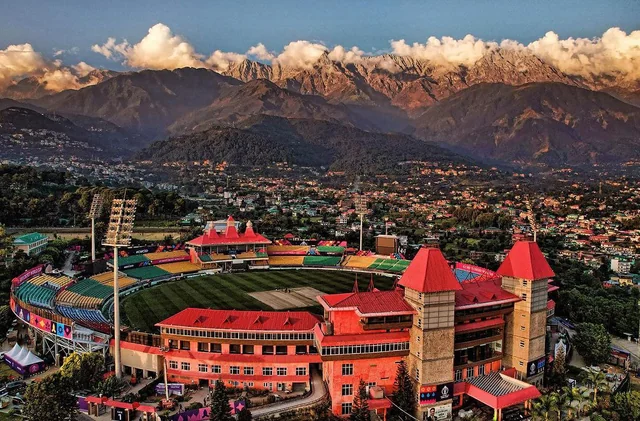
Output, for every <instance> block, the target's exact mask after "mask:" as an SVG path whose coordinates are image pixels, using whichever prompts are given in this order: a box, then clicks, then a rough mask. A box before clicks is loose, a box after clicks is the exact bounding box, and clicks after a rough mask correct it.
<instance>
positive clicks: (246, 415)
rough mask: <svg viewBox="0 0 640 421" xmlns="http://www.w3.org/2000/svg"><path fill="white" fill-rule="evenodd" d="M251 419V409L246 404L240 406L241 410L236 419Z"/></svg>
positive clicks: (244, 420) (248, 420)
mask: <svg viewBox="0 0 640 421" xmlns="http://www.w3.org/2000/svg"><path fill="white" fill-rule="evenodd" d="M252 419H253V416H252V415H251V411H249V409H247V407H246V406H245V407H244V408H242V411H240V412H238V421H251V420H252Z"/></svg>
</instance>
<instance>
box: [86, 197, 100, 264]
mask: <svg viewBox="0 0 640 421" xmlns="http://www.w3.org/2000/svg"><path fill="white" fill-rule="evenodd" d="M103 203H104V201H103V199H102V196H100V195H99V194H94V195H93V200H92V201H91V208H90V209H89V218H91V261H92V262H93V261H95V260H96V218H98V217H100V212H102V205H103Z"/></svg>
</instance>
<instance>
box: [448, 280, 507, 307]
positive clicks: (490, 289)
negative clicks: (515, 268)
mask: <svg viewBox="0 0 640 421" xmlns="http://www.w3.org/2000/svg"><path fill="white" fill-rule="evenodd" d="M460 285H461V287H462V291H456V309H457V310H462V309H466V308H475V307H484V306H492V305H496V304H497V303H499V302H504V303H507V302H516V301H520V297H518V296H517V295H514V294H511V293H510V292H507V291H505V290H504V289H502V280H501V279H492V280H486V281H479V282H473V281H467V282H464V283H462V284H460Z"/></svg>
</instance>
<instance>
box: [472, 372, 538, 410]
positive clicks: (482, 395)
mask: <svg viewBox="0 0 640 421" xmlns="http://www.w3.org/2000/svg"><path fill="white" fill-rule="evenodd" d="M466 383H467V384H466V392H467V394H468V395H469V396H471V397H472V398H474V399H476V400H478V401H480V402H482V403H484V404H485V405H489V406H490V407H492V408H498V409H502V408H507V407H510V406H513V405H517V404H520V403H522V402H525V401H528V400H530V399H536V398H538V397H540V392H539V391H538V389H536V387H535V386H533V385H530V384H528V383H525V382H522V381H520V380H516V379H514V378H511V377H509V376H506V375H504V374H502V373H497V372H494V373H491V374H487V375H486V376H478V377H474V378H472V379H470V380H467V382H466Z"/></svg>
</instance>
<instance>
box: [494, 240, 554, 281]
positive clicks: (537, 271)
mask: <svg viewBox="0 0 640 421" xmlns="http://www.w3.org/2000/svg"><path fill="white" fill-rule="evenodd" d="M497 273H498V275H502V276H510V277H513V278H521V279H527V280H531V281H535V280H538V279H544V278H553V277H554V276H555V273H553V270H552V269H551V267H550V266H549V263H547V259H546V258H545V257H544V255H543V254H542V251H540V248H539V247H538V244H537V243H535V242H533V241H518V242H516V243H515V244H514V245H513V247H512V248H511V251H509V254H507V257H506V258H505V259H504V262H502V265H500V267H499V268H498V271H497Z"/></svg>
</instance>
